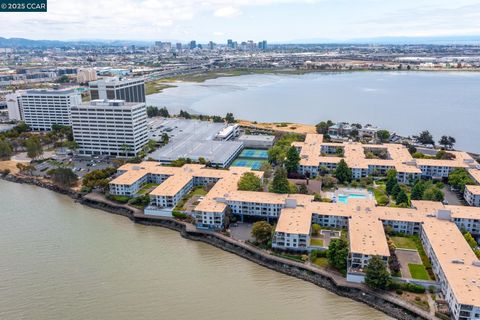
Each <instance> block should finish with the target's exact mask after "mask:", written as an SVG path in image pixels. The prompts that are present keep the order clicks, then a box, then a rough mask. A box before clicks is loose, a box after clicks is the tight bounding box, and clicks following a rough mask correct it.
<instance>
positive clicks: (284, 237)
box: [272, 208, 312, 251]
mask: <svg viewBox="0 0 480 320" xmlns="http://www.w3.org/2000/svg"><path fill="white" fill-rule="evenodd" d="M311 226H312V223H311V216H309V215H308V214H305V212H304V210H303V209H302V208H286V209H283V210H282V219H280V220H279V221H278V223H277V226H276V228H275V233H274V234H273V239H272V247H273V248H276V249H281V250H292V251H306V250H307V249H308V246H309V245H310V233H311Z"/></svg>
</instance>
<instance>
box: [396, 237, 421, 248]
mask: <svg viewBox="0 0 480 320" xmlns="http://www.w3.org/2000/svg"><path fill="white" fill-rule="evenodd" d="M390 239H392V241H393V243H394V244H395V246H396V247H397V248H403V249H412V250H416V249H417V245H416V244H415V241H414V240H413V239H412V238H409V237H390Z"/></svg>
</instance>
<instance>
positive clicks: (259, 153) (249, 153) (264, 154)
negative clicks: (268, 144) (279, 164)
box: [238, 149, 268, 160]
mask: <svg viewBox="0 0 480 320" xmlns="http://www.w3.org/2000/svg"><path fill="white" fill-rule="evenodd" d="M238 157H239V158H249V159H265V160H266V159H268V151H267V150H260V149H244V150H243V151H242V153H240V155H239V156H238Z"/></svg>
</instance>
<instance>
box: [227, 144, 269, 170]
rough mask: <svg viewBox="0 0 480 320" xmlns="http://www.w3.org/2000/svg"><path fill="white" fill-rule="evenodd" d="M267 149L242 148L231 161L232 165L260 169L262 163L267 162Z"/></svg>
mask: <svg viewBox="0 0 480 320" xmlns="http://www.w3.org/2000/svg"><path fill="white" fill-rule="evenodd" d="M267 159H268V151H267V150H262V149H244V150H243V151H242V153H240V155H239V156H238V158H237V159H235V160H234V161H233V163H232V165H231V166H232V167H248V168H251V169H253V170H260V168H261V167H262V164H264V163H265V162H267Z"/></svg>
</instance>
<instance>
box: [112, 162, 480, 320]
mask: <svg viewBox="0 0 480 320" xmlns="http://www.w3.org/2000/svg"><path fill="white" fill-rule="evenodd" d="M245 172H250V170H249V169H248V168H233V169H230V170H215V169H208V168H205V167H203V166H201V165H185V166H183V167H182V168H173V167H164V166H161V165H159V164H158V163H156V162H143V163H141V164H127V165H124V166H122V167H120V169H119V173H120V175H119V176H118V177H117V178H115V179H114V180H112V181H111V182H110V190H111V191H112V193H114V194H115V192H125V190H126V189H128V190H129V192H131V191H132V190H135V189H139V188H140V187H141V186H139V185H138V182H139V181H153V177H157V178H155V179H157V181H163V182H161V184H160V185H159V186H158V187H157V188H156V189H155V190H153V191H152V193H151V197H152V203H154V204H156V205H158V206H173V205H175V201H177V199H179V197H181V196H182V195H184V194H185V193H186V192H188V190H190V189H191V188H193V186H194V185H196V184H198V185H204V184H205V183H213V184H214V185H213V187H212V188H211V189H210V191H209V192H208V193H207V195H206V196H205V197H204V199H203V200H202V201H200V203H199V204H198V205H197V206H196V207H195V209H194V210H193V216H194V218H195V219H196V223H197V227H199V228H211V229H221V228H224V227H225V225H226V224H225V221H226V219H227V217H228V215H229V212H231V213H232V214H235V215H239V216H255V217H260V218H263V219H265V220H269V219H272V220H273V219H275V220H277V224H276V229H275V233H274V236H273V241H272V246H273V247H274V248H276V249H279V250H292V251H308V250H310V249H311V246H310V235H311V226H312V223H318V224H320V225H322V226H324V227H333V228H342V229H343V228H346V229H348V230H347V233H348V240H349V246H350V247H349V255H348V261H347V262H348V270H347V280H348V281H352V282H363V281H364V276H365V273H364V269H365V267H366V266H367V265H368V263H369V261H370V259H371V258H372V257H373V256H379V257H380V258H381V259H382V260H383V261H384V262H385V264H387V261H388V257H389V255H390V252H389V248H388V244H387V240H386V236H385V232H384V226H390V227H392V228H393V229H394V230H395V231H398V232H402V233H405V234H417V235H419V236H420V239H421V241H422V244H423V246H424V248H425V252H426V253H427V255H428V257H429V258H430V260H431V262H432V268H433V272H434V273H435V275H436V277H437V279H438V283H439V285H440V288H441V291H442V293H443V295H444V296H445V299H446V301H447V302H448V304H449V306H450V309H451V310H452V314H453V318H454V319H459V320H460V319H461V320H477V319H478V318H479V314H480V261H479V260H478V259H477V257H476V256H475V254H474V253H473V251H472V249H471V248H470V246H469V245H468V244H467V243H466V241H465V239H464V237H463V235H462V233H461V231H460V230H467V231H469V232H471V233H472V234H474V235H476V236H478V235H480V208H475V207H465V206H449V205H444V204H442V203H440V202H431V201H412V207H411V208H394V207H380V206H376V203H375V201H374V200H369V199H349V200H348V202H347V203H324V202H313V197H311V196H306V195H279V194H272V193H268V192H251V191H238V190H237V184H238V180H239V179H240V177H241V175H242V174H243V173H245ZM256 174H258V175H259V176H261V173H259V172H257V173H256ZM165 177H167V178H166V179H164V178H165ZM155 201H157V202H155Z"/></svg>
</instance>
